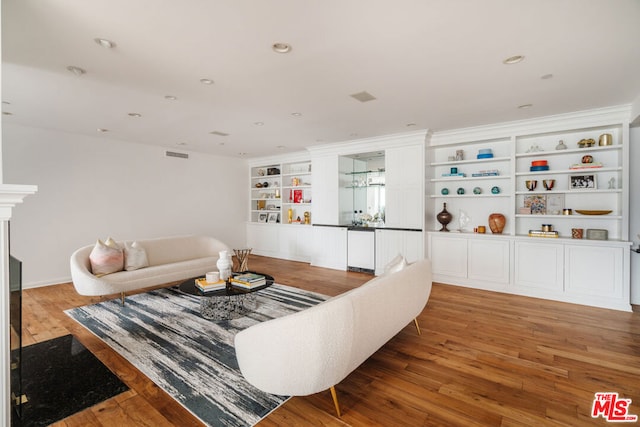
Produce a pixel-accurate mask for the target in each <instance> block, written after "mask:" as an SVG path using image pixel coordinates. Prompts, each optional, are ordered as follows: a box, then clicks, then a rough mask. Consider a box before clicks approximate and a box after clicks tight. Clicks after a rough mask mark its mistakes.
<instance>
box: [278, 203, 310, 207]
mask: <svg viewBox="0 0 640 427" xmlns="http://www.w3.org/2000/svg"><path fill="white" fill-rule="evenodd" d="M282 204H283V205H296V206H300V205H303V206H304V205H307V206H311V202H303V203H295V202H282Z"/></svg>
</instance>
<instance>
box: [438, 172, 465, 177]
mask: <svg viewBox="0 0 640 427" xmlns="http://www.w3.org/2000/svg"><path fill="white" fill-rule="evenodd" d="M442 176H444V177H452V176H461V177H465V176H467V174H466V173H460V172H458V173H443V174H442Z"/></svg>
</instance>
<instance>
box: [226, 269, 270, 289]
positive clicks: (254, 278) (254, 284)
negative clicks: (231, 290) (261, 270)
mask: <svg viewBox="0 0 640 427" xmlns="http://www.w3.org/2000/svg"><path fill="white" fill-rule="evenodd" d="M266 284H267V279H266V277H264V276H262V275H260V274H256V273H243V274H238V275H237V276H233V277H232V278H231V285H232V286H237V287H239V288H244V289H253V288H258V287H260V286H264V285H266Z"/></svg>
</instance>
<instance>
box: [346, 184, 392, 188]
mask: <svg viewBox="0 0 640 427" xmlns="http://www.w3.org/2000/svg"><path fill="white" fill-rule="evenodd" d="M369 187H384V184H367V185H350V186H348V187H344V188H350V189H351V188H352V189H357V188H369Z"/></svg>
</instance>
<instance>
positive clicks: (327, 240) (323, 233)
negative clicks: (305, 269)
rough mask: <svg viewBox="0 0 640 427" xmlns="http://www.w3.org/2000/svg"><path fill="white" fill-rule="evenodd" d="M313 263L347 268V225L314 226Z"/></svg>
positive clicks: (340, 268) (318, 265)
mask: <svg viewBox="0 0 640 427" xmlns="http://www.w3.org/2000/svg"><path fill="white" fill-rule="evenodd" d="M311 265H314V266H316V267H325V268H332V269H334V270H346V269H347V227H331V226H328V227H326V226H313V251H312V253H311Z"/></svg>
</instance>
